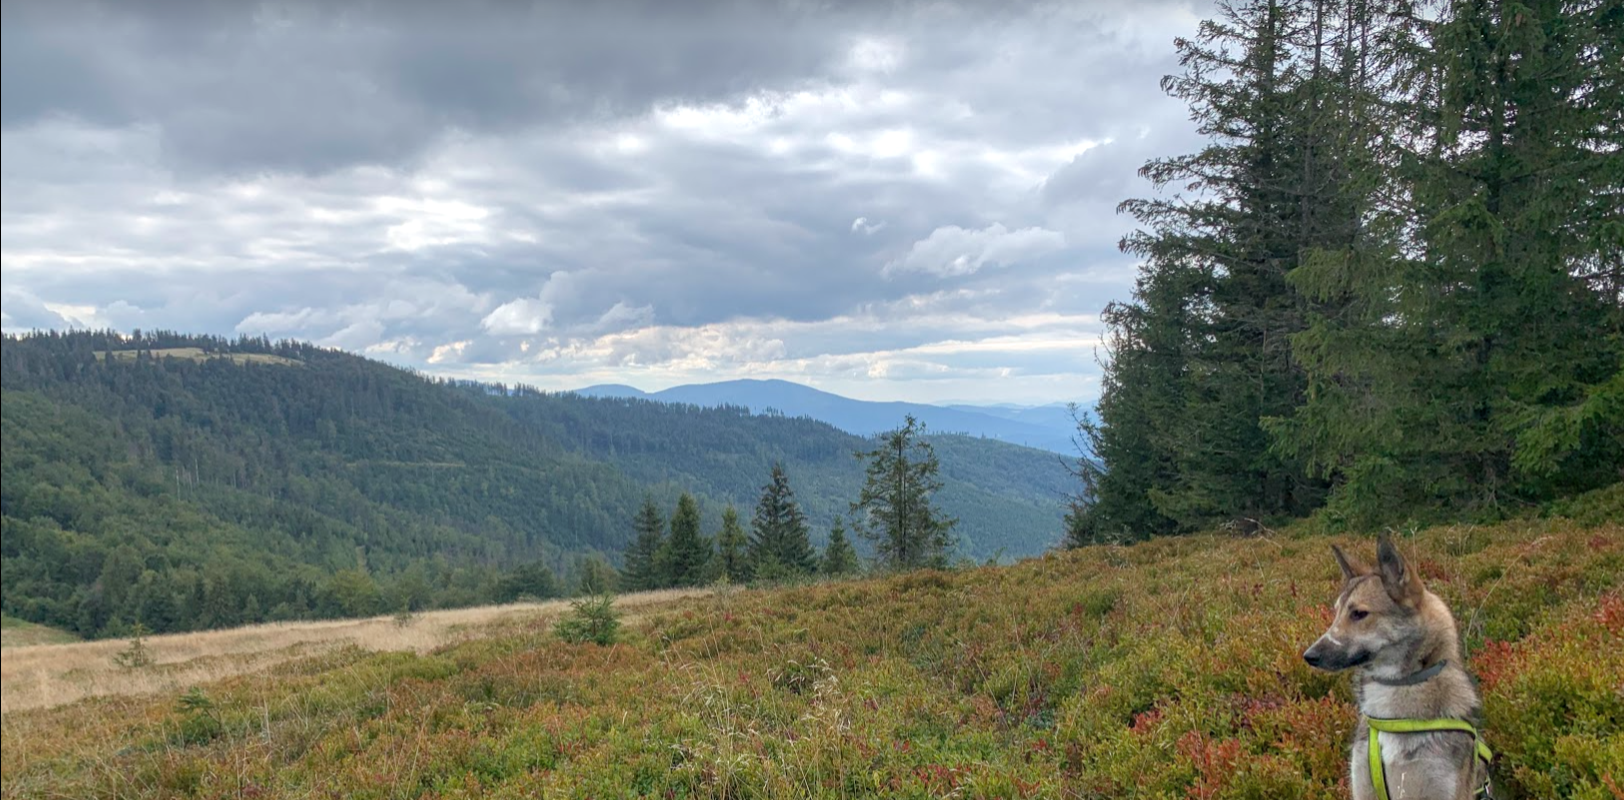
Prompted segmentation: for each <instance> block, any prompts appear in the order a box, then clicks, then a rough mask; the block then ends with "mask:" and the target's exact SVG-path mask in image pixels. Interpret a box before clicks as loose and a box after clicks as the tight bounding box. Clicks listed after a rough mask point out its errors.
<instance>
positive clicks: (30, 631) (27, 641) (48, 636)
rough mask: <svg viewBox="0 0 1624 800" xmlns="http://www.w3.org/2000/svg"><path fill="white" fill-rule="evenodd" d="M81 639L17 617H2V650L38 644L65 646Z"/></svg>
mask: <svg viewBox="0 0 1624 800" xmlns="http://www.w3.org/2000/svg"><path fill="white" fill-rule="evenodd" d="M77 641H79V637H77V636H74V635H73V634H71V633H68V632H67V631H60V630H57V629H56V628H51V627H47V626H45V625H35V624H34V623H32V622H28V621H26V620H20V619H17V618H16V617H11V616H5V615H0V648H4V647H27V646H29V645H36V644H63V643H65V642H77Z"/></svg>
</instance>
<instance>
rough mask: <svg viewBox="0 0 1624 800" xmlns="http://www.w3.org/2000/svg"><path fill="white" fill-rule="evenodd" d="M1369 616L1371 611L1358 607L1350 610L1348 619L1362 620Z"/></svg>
mask: <svg viewBox="0 0 1624 800" xmlns="http://www.w3.org/2000/svg"><path fill="white" fill-rule="evenodd" d="M1368 616H1370V612H1369V611H1366V610H1364V609H1362V608H1356V609H1354V610H1352V611H1349V612H1348V619H1351V620H1353V621H1354V622H1358V621H1359V620H1362V619H1364V618H1365V617H1368Z"/></svg>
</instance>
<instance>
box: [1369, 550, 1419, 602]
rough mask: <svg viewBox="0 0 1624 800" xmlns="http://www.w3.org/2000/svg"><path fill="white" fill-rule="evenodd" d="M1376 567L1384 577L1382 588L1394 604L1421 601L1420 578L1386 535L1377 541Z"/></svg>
mask: <svg viewBox="0 0 1624 800" xmlns="http://www.w3.org/2000/svg"><path fill="white" fill-rule="evenodd" d="M1376 567H1377V570H1378V571H1379V572H1380V573H1381V576H1382V586H1383V587H1385V588H1386V589H1387V595H1388V596H1389V597H1391V598H1393V602H1396V603H1399V604H1401V605H1403V604H1409V605H1414V604H1415V602H1416V601H1418V600H1420V599H1421V592H1422V591H1423V590H1422V588H1421V578H1420V576H1418V575H1416V574H1415V572H1414V571H1413V570H1411V569H1410V567H1409V565H1408V564H1406V563H1404V556H1403V555H1401V554H1400V553H1399V552H1398V548H1397V547H1394V546H1393V540H1392V539H1390V538H1388V536H1387V534H1385V533H1384V534H1382V535H1381V536H1380V537H1379V538H1377V540H1376Z"/></svg>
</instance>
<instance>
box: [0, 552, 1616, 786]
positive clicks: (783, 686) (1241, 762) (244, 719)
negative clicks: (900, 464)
mask: <svg viewBox="0 0 1624 800" xmlns="http://www.w3.org/2000/svg"><path fill="white" fill-rule="evenodd" d="M1332 541H1337V542H1340V543H1342V544H1348V545H1352V544H1358V545H1368V541H1364V540H1362V539H1357V540H1356V539H1355V537H1338V538H1336V539H1330V538H1326V537H1322V536H1315V535H1306V534H1304V535H1276V536H1270V537H1252V538H1231V537H1219V536H1212V535H1197V536H1187V537H1174V538H1164V539H1158V540H1154V541H1151V542H1148V543H1142V544H1137V545H1132V546H1126V547H1124V546H1094V547H1085V548H1080V549H1077V550H1072V551H1067V552H1063V553H1053V554H1050V555H1047V556H1044V557H1042V558H1038V559H1033V560H1029V561H1023V562H1020V563H1017V564H1015V565H1013V566H1008V567H980V568H974V569H966V570H961V571H950V572H935V571H925V572H915V573H909V574H905V575H900V576H895V577H883V578H873V579H867V580H860V581H852V582H835V583H824V584H817V585H810V586H804V587H791V588H785V589H779V590H732V589H729V590H702V591H700V592H699V593H697V594H694V595H689V596H681V597H673V598H670V599H668V600H665V601H663V602H660V603H658V604H651V605H649V606H647V607H646V608H645V609H643V610H641V611H640V612H639V614H638V616H637V617H635V618H628V619H627V620H626V623H627V624H626V626H625V629H624V631H623V634H622V638H621V641H620V642H619V643H617V644H614V645H613V646H609V647H600V646H597V645H591V644H585V645H567V644H563V643H562V642H560V641H559V640H558V639H557V638H556V636H554V635H553V633H552V632H551V629H550V625H549V624H547V623H546V622H545V621H544V620H543V618H542V616H540V615H537V616H534V617H530V618H529V619H526V618H523V617H519V618H515V619H513V620H511V621H509V622H506V623H500V624H497V625H495V626H494V627H491V628H486V629H483V630H473V631H470V632H469V633H468V635H464V636H458V637H452V638H451V639H450V640H449V641H447V642H446V643H444V644H441V645H438V646H431V647H429V648H427V649H420V648H418V647H414V646H405V647H402V648H401V652H371V651H368V650H366V649H364V648H362V647H342V648H338V649H333V650H331V651H328V652H324V653H321V654H319V655H315V656H313V657H307V658H300V659H295V660H289V661H285V662H283V663H280V664H278V665H276V666H275V667H274V668H273V669H271V670H270V671H267V672H257V673H250V674H242V675H238V676H235V677H232V678H229V679H227V680H224V681H218V682H213V683H208V684H204V685H201V686H199V687H197V690H196V691H195V692H189V693H188V692H182V691H181V690H180V688H179V687H176V688H175V689H169V690H165V691H160V692H158V693H156V694H151V695H144V696H109V697H103V698H98V699H92V700H86V701H82V702H78V703H73V704H71V705H66V706H62V707H57V708H49V709H40V710H33V711H8V712H7V713H6V714H5V717H4V753H3V754H4V761H5V765H6V769H5V772H4V779H3V795H4V797H6V798H23V797H70V796H71V797H84V798H113V797H119V798H143V797H182V796H185V797H354V798H419V797H459V798H460V797H470V798H471V797H488V798H516V797H581V798H586V797H631V796H646V797H716V798H743V797H762V798H767V797H772V798H777V797H816V798H844V797H902V798H927V797H930V798H935V797H1044V798H1083V797H1135V798H1286V797H1302V798H1327V800H1329V798H1341V797H1345V796H1346V786H1345V780H1346V779H1345V777H1344V771H1345V760H1346V743H1347V738H1348V736H1349V735H1350V733H1351V731H1352V730H1353V725H1354V721H1355V711H1354V707H1353V705H1352V703H1351V698H1350V697H1349V690H1348V685H1347V681H1346V679H1345V678H1343V677H1341V676H1331V675H1326V674H1323V673H1317V672H1315V671H1313V670H1311V669H1310V668H1309V667H1308V666H1307V665H1306V664H1304V663H1303V661H1302V659H1301V657H1300V653H1301V651H1302V649H1303V647H1305V646H1306V645H1307V643H1309V642H1311V641H1312V640H1313V639H1314V638H1315V637H1316V636H1318V635H1319V633H1320V631H1321V629H1322V628H1323V626H1324V624H1325V619H1326V614H1327V609H1328V608H1329V604H1330V601H1331V599H1332V597H1333V595H1334V593H1335V591H1336V588H1337V586H1338V578H1337V570H1336V567H1335V565H1334V563H1333V562H1332V561H1331V558H1330V555H1329V550H1328V544H1330V543H1331V542H1332ZM1400 544H1401V546H1403V547H1404V548H1405V549H1406V551H1407V552H1408V553H1410V554H1412V559H1413V563H1414V564H1416V568H1417V570H1418V573H1419V574H1420V575H1421V576H1422V578H1423V579H1424V580H1425V581H1426V582H1427V584H1428V586H1429V587H1430V588H1432V590H1433V591H1435V592H1437V593H1438V594H1439V595H1440V596H1441V597H1443V598H1444V599H1445V600H1446V601H1447V602H1448V603H1449V604H1450V606H1451V607H1452V608H1453V609H1454V611H1455V613H1456V615H1457V617H1458V618H1459V619H1460V620H1461V626H1462V632H1463V636H1464V639H1465V646H1466V651H1467V653H1468V662H1469V666H1470V668H1471V669H1472V670H1473V671H1474V672H1475V673H1476V674H1477V676H1478V677H1479V679H1480V681H1481V685H1482V689H1483V694H1484V697H1485V704H1486V705H1485V715H1486V719H1485V730H1486V732H1487V736H1488V740H1489V743H1490V744H1491V745H1492V746H1493V748H1494V750H1495V752H1496V753H1498V754H1499V761H1498V762H1497V764H1496V767H1495V777H1496V781H1497V783H1498V785H1499V786H1500V788H1501V791H1502V794H1503V795H1504V796H1505V797H1519V798H1521V797H1529V798H1545V797H1551V798H1555V797H1562V798H1576V799H1578V800H1610V798H1614V797H1616V796H1617V787H1618V786H1620V785H1624V686H1621V684H1620V673H1619V671H1618V669H1617V665H1616V664H1615V663H1612V661H1611V659H1610V658H1609V657H1608V656H1606V654H1607V653H1617V652H1620V650H1621V648H1624V586H1621V578H1620V576H1621V575H1624V528H1620V527H1619V526H1618V525H1617V524H1616V523H1609V524H1602V525H1599V526H1594V527H1585V526H1581V525H1579V524H1576V523H1571V522H1566V521H1531V522H1508V523H1503V524H1499V525H1496V526H1492V527H1473V526H1450V527H1439V528H1433V529H1428V530H1425V531H1421V532H1418V533H1411V534H1406V535H1403V536H1401V538H1400ZM425 616H426V615H425ZM417 624H422V623H417ZM217 635H219V636H225V635H226V634H217ZM10 658H11V656H10V654H9V653H8V656H7V660H8V662H9V660H10ZM8 680H9V678H8ZM11 691H12V687H11V686H9V685H8V686H6V694H7V696H8V697H9V696H10V694H11Z"/></svg>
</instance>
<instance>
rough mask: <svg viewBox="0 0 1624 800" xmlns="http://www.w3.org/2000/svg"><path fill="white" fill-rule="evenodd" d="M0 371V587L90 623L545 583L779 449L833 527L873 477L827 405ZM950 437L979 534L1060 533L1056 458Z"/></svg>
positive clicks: (965, 534)
mask: <svg viewBox="0 0 1624 800" xmlns="http://www.w3.org/2000/svg"><path fill="white" fill-rule="evenodd" d="M152 353H158V355H156V356H154V355H152ZM0 390H3V392H4V401H3V403H0V406H3V408H0V424H3V430H4V448H3V454H0V470H3V486H0V525H3V526H4V544H3V546H0V559H3V560H0V566H3V573H4V582H3V589H0V606H3V610H4V611H5V613H7V614H11V615H14V616H17V617H19V618H22V619H26V620H29V621H33V622H38V623H45V624H50V625H54V626H58V627H62V628H65V629H67V630H71V631H73V632H75V633H78V634H80V635H85V636H94V635H117V634H119V633H120V632H121V631H123V630H124V629H125V628H126V627H127V626H128V625H129V624H131V623H134V622H136V621H139V622H141V623H142V624H144V625H146V626H147V627H148V628H149V629H151V630H192V629H198V628H211V627H220V626H224V625H233V624H239V623H243V622H257V621H261V620H267V619H273V620H274V619H293V618H305V617H308V616H312V615H314V616H338V615H350V616H353V615H358V614H368V613H374V612H376V611H378V610H380V609H383V608H389V609H394V608H398V607H401V606H409V607H414V608H418V607H430V606H446V605H467V604H471V603H479V602H492V601H500V600H503V599H510V598H511V597H513V596H515V595H516V594H517V593H527V594H538V595H539V594H544V593H545V592H546V591H547V587H544V586H543V587H536V586H528V585H527V586H517V585H513V584H512V583H511V582H505V581H506V578H505V577H504V576H505V575H506V573H507V572H508V571H509V570H512V569H513V568H515V567H517V566H519V565H521V564H528V563H532V562H537V561H539V562H541V563H543V564H545V565H547V566H549V567H550V568H551V569H552V570H553V571H555V572H559V573H562V572H565V571H568V570H569V569H570V568H571V567H572V565H573V564H575V563H577V561H578V560H579V559H580V558H581V557H583V556H585V555H587V554H591V553H604V554H607V555H608V556H609V557H610V558H611V559H615V558H618V554H619V552H620V551H621V550H622V549H623V547H624V546H625V543H626V541H627V540H628V539H629V536H630V532H631V530H630V529H631V526H630V520H631V518H632V515H633V512H634V511H635V509H636V507H637V505H638V504H639V503H641V501H642V499H643V497H644V496H646V495H652V496H654V497H655V498H656V500H658V501H659V502H660V503H662V504H663V505H665V506H666V507H668V508H669V507H670V506H671V505H672V504H673V503H674V501H675V499H676V496H677V494H678V493H679V492H681V491H692V492H695V493H697V494H698V495H699V496H700V500H701V505H702V507H703V509H704V515H705V526H706V528H707V529H708V530H713V529H714V528H715V526H716V525H717V524H718V520H719V518H720V511H721V507H722V505H723V504H725V503H728V502H732V503H736V504H738V505H740V506H741V508H743V509H746V513H747V514H748V507H749V506H750V505H752V504H753V503H754V501H755V499H756V496H757V493H758V491H759V487H760V485H761V484H762V483H764V482H765V480H766V476H767V474H768V470H769V468H770V466H771V464H772V463H773V462H774V461H776V460H782V461H784V462H785V463H786V465H787V466H788V469H789V472H790V476H791V481H792V484H793V485H794V486H795V488H796V490H797V492H798V494H799V497H800V498H801V499H802V501H803V502H804V503H805V505H806V507H807V509H808V511H809V512H810V515H811V518H812V521H813V522H814V523H815V524H816V525H817V531H816V532H815V533H814V538H815V539H821V537H822V535H823V531H825V530H827V525H828V524H829V523H830V522H831V521H832V519H833V516H834V515H835V514H836V513H838V512H841V511H844V510H845V504H846V502H847V501H849V500H850V499H851V498H855V497H856V496H857V489H858V482H859V480H860V477H861V466H860V465H859V464H858V463H857V461H856V460H855V459H854V458H852V455H851V454H852V452H853V451H854V450H856V449H859V448H860V447H861V446H862V444H863V442H862V440H861V439H858V438H856V437H853V436H851V435H849V434H845V433H842V432H841V431H838V430H836V429H834V428H833V427H831V426H828V425H826V424H823V423H817V422H813V421H810V420H793V419H784V418H778V417H770V416H755V415H750V414H746V413H742V412H741V411H740V410H739V409H699V408H695V407H691V406H678V405H667V404H659V403H652V402H628V401H617V400H586V399H583V398H579V397H575V396H573V395H545V394H538V393H534V392H510V391H508V390H507V389H505V388H503V389H497V388H496V387H488V386H482V385H463V384H451V383H444V382H435V381H430V380H427V379H424V378H423V377H421V376H418V375H414V374H412V373H409V372H405V371H403V370H399V369H396V368H393V367H390V366H387V365H384V364H380V363H377V362H373V361H369V360H366V359H362V358H359V357H356V356H352V355H348V354H344V353H339V352H335V351H330V350H325V349H321V348H316V347H312V346H308V345H302V344H298V343H278V344H272V343H270V342H266V341H263V340H241V341H237V342H227V341H224V340H218V339H209V338H200V337H187V336H179V335H172V334H157V335H152V336H149V337H148V338H147V339H144V340H142V341H141V342H131V341H128V340H124V339H122V338H118V337H114V336H109V335H104V334H93V333H75V334H67V335H50V336H38V337H24V338H17V337H10V336H8V337H6V338H5V340H4V344H3V349H0ZM942 447H943V448H944V453H945V452H951V453H952V454H953V456H952V458H951V459H946V460H945V462H946V463H944V473H945V475H946V477H947V483H948V486H947V488H945V489H944V491H943V493H942V497H941V501H942V503H943V505H944V506H945V507H946V508H947V509H948V510H949V511H950V512H951V513H956V514H958V515H959V516H960V517H961V518H962V519H963V523H962V524H961V526H960V528H959V533H960V535H961V537H962V539H963V548H962V552H963V553H965V554H967V555H969V556H972V557H976V558H985V557H988V556H992V555H995V554H998V553H1000V552H1001V553H1004V554H1006V555H1011V556H1017V555H1028V554H1032V553H1035V552H1039V551H1041V550H1042V549H1043V548H1045V547H1047V546H1049V545H1051V544H1052V543H1053V542H1054V541H1055V540H1056V539H1057V538H1058V536H1059V532H1060V518H1061V514H1062V511H1061V504H1062V499H1063V497H1062V496H1063V494H1064V493H1065V492H1066V491H1067V490H1068V489H1069V487H1070V481H1069V478H1068V476H1067V474H1066V471H1065V468H1064V466H1063V465H1062V464H1061V463H1060V462H1059V460H1058V458H1057V457H1055V456H1054V455H1053V454H1049V453H1043V452H1040V451H1035V450H1027V449H1025V448H1017V447H1012V446H1009V445H1005V444H1003V443H999V442H992V441H982V440H968V439H967V440H962V441H960V440H954V441H951V442H947V441H944V443H943V445H942Z"/></svg>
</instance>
